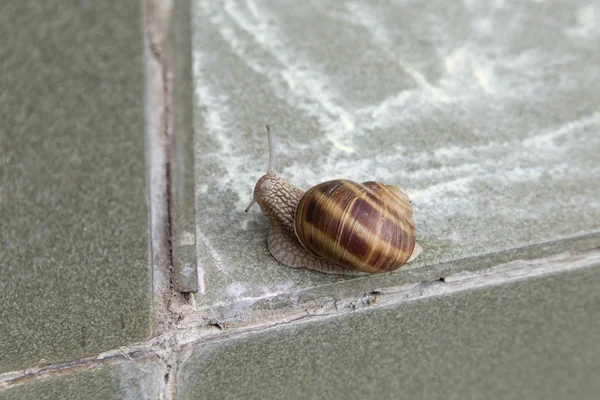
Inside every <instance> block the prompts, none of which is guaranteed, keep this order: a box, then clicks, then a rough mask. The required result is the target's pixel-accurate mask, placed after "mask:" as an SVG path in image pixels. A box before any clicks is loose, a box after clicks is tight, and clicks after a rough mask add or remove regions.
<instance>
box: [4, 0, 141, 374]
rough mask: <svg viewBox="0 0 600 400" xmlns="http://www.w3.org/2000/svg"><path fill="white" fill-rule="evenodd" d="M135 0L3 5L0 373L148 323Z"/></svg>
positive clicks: (135, 333) (92, 349) (135, 334)
mask: <svg viewBox="0 0 600 400" xmlns="http://www.w3.org/2000/svg"><path fill="white" fill-rule="evenodd" d="M141 26H142V8H141V4H140V3H139V2H120V1H109V2H96V1H83V2H73V1H67V0H64V1H61V0H53V1H44V2H39V1H35V0H28V1H11V2H2V4H1V5H0V37H2V38H3V39H2V41H1V43H0V60H1V61H0V66H1V67H2V74H0V87H1V88H2V91H1V92H2V94H1V95H0V182H1V184H0V216H1V218H0V321H1V323H0V372H4V371H10V370H15V369H22V368H26V367H30V366H36V365H38V366H39V365H45V364H48V363H54V362H58V361H64V360H70V359H75V358H79V357H82V356H83V355H88V354H92V353H97V352H100V351H103V350H109V349H113V348H116V347H118V346H121V345H125V344H127V343H130V342H133V341H140V340H143V339H144V338H146V337H148V335H149V334H150V311H151V280H150V277H151V275H150V273H149V265H148V258H149V256H148V239H147V238H148V223H147V214H148V211H147V189H146V172H145V160H144V156H145V144H144V109H143V107H144V105H143V103H144V102H143V94H144V88H143V85H144V75H143V74H144V72H143V54H142V53H143V35H142V28H141Z"/></svg>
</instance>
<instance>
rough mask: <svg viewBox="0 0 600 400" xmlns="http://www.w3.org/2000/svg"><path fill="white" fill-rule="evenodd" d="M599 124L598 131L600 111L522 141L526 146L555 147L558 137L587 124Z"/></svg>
mask: <svg viewBox="0 0 600 400" xmlns="http://www.w3.org/2000/svg"><path fill="white" fill-rule="evenodd" d="M593 125H599V126H598V128H597V130H598V131H600V113H594V114H592V115H590V116H588V117H584V118H581V119H579V120H576V121H569V122H567V123H565V124H563V125H561V126H559V127H558V128H556V129H552V130H550V131H549V132H548V131H546V132H543V133H540V134H536V135H534V136H531V137H528V138H527V139H525V140H524V141H523V145H525V146H526V147H535V148H550V147H553V148H555V147H556V145H555V143H554V140H556V139H558V138H559V137H562V136H566V135H570V134H572V133H574V132H576V131H578V130H582V129H586V128H587V127H589V126H593Z"/></svg>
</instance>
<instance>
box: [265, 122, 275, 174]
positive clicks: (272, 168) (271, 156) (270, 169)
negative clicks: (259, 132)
mask: <svg viewBox="0 0 600 400" xmlns="http://www.w3.org/2000/svg"><path fill="white" fill-rule="evenodd" d="M265 128H266V129H267V141H268V144H269V165H267V174H268V173H269V172H275V149H274V148H273V140H272V139H271V126H270V125H267V126H265Z"/></svg>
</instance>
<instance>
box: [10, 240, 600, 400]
mask: <svg viewBox="0 0 600 400" xmlns="http://www.w3.org/2000/svg"><path fill="white" fill-rule="evenodd" d="M598 265H600V248H598V247H595V248H593V249H590V250H587V251H581V252H566V253H562V254H558V255H553V256H549V257H544V258H538V259H533V260H515V261H511V262H507V263H504V264H500V265H496V266H493V267H490V268H487V269H483V270H479V271H473V272H458V273H456V274H453V275H450V276H447V277H444V278H442V279H439V280H435V281H427V282H421V283H417V284H407V285H403V286H399V287H395V288H387V289H384V290H381V291H379V290H375V291H372V292H370V293H365V294H363V295H360V296H354V297H352V298H345V299H325V300H323V301H322V302H314V303H311V304H310V305H308V306H307V305H302V307H297V308H293V309H284V310H282V311H281V312H280V313H279V314H276V315H274V316H273V318H270V319H263V320H251V321H247V323H246V324H243V325H238V326H232V327H227V326H217V324H215V323H211V322H210V321H209V320H207V319H206V318H202V319H195V320H185V319H184V320H182V321H181V322H179V323H177V324H174V325H172V327H171V328H169V329H168V330H166V331H165V332H163V333H162V334H161V335H158V336H156V337H154V338H151V339H150V340H148V341H145V342H141V343H136V344H132V345H130V346H124V347H120V348H117V349H113V350H110V351H106V352H103V353H99V354H97V355H95V356H93V357H86V358H82V359H79V360H73V361H69V362H64V363H59V364H54V365H49V366H44V367H38V368H27V369H24V370H21V371H12V372H7V373H3V374H0V390H3V389H8V388H11V387H15V386H20V385H23V384H26V383H28V382H30V381H33V380H36V379H41V378H44V377H49V376H56V375H61V374H65V373H69V372H74V371H79V370H87V369H89V368H91V367H94V366H102V365H109V364H117V363H119V362H127V361H132V362H141V361H144V360H148V359H151V358H153V357H156V358H157V359H158V360H160V361H161V363H162V364H163V368H164V371H165V372H166V373H168V374H169V375H176V374H177V371H178V368H179V366H180V365H181V364H182V362H184V361H185V359H186V358H187V356H188V355H189V354H190V352H191V351H192V350H193V348H194V347H195V346H197V345H200V344H204V343H210V342H215V341H220V340H236V339H241V338H244V337H247V336H249V335H252V334H255V333H257V332H266V331H269V330H272V329H281V328H286V327H291V326H295V325H299V324H305V323H314V322H319V321H325V320H329V319H332V318H336V317H341V316H343V315H348V314H352V313H355V312H366V311H369V310H376V309H380V308H390V307H395V306H398V305H400V304H404V303H407V302H412V301H418V300H424V299H427V298H433V297H438V296H446V295H451V294H455V293H459V292H464V291H469V290H477V289H481V288H484V287H489V286H498V285H502V284H510V283H513V282H518V281H524V280H527V279H530V278H539V277H544V276H549V275H555V274H559V273H566V272H571V271H575V270H578V269H585V268H593V267H598ZM190 314H193V313H190ZM195 316H196V317H198V316H199V315H198V314H197V313H196V315H195ZM200 317H202V316H200ZM172 382H175V379H174V377H173V376H169V380H168V381H167V382H165V385H164V386H163V387H162V390H161V397H160V398H161V399H167V400H171V399H174V398H175V394H176V393H175V386H174V383H172Z"/></svg>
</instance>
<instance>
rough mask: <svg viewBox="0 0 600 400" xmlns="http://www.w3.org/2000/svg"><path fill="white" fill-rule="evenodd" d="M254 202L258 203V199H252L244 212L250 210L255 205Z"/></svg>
mask: <svg viewBox="0 0 600 400" xmlns="http://www.w3.org/2000/svg"><path fill="white" fill-rule="evenodd" d="M254 203H256V199H252V201H251V202H250V204H248V207H246V209H245V210H244V212H248V211H249V210H250V209H251V208H252V206H253V205H254Z"/></svg>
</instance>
